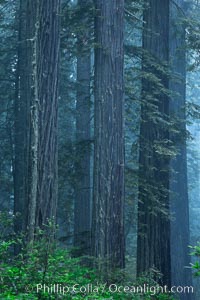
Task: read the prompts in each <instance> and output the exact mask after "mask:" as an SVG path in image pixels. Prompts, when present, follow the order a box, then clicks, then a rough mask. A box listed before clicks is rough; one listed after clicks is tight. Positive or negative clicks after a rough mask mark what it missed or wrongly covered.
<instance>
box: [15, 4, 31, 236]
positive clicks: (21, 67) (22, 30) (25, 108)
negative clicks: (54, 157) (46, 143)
mask: <svg viewBox="0 0 200 300" xmlns="http://www.w3.org/2000/svg"><path fill="white" fill-rule="evenodd" d="M27 9H28V7H27V1H25V0H21V1H20V7H19V34H18V61H17V68H16V85H15V148H14V149H15V162H14V213H15V215H17V217H16V219H15V232H16V233H19V232H21V231H22V230H23V231H24V230H25V229H26V225H27V206H28V178H29V171H28V169H29V168H28V159H29V132H30V98H31V71H32V61H31V53H32V51H31V47H32V46H31V45H32V42H31V41H30V38H31V37H32V32H31V30H29V29H30V27H29V26H28V20H29V21H30V18H29V16H27ZM31 27H33V26H31Z"/></svg>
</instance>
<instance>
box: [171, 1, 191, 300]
mask: <svg viewBox="0 0 200 300" xmlns="http://www.w3.org/2000/svg"><path fill="white" fill-rule="evenodd" d="M176 3H177V4H178V5H179V7H180V8H179V9H178V8H177V6H175V5H174V4H171V20H172V22H171V26H170V60H171V66H172V71H173V77H174V78H172V80H171V81H170V89H171V90H172V91H173V92H174V95H173V97H172V100H171V101H170V114H171V117H172V118H173V120H174V122H175V126H176V129H177V133H174V134H173V135H171V140H172V141H173V143H174V146H175V148H176V152H177V155H176V157H175V158H174V159H173V160H172V161H171V170H172V171H171V174H170V175H171V176H170V191H171V199H170V202H171V214H172V222H171V265H172V270H171V271H172V284H173V285H175V286H180V285H182V286H188V285H191V280H192V279H191V272H190V269H188V268H185V267H186V266H189V264H190V258H189V249H188V245H189V203H188V184H187V155H186V114H185V101H186V100H185V98H186V42H185V27H184V24H183V18H184V15H183V11H184V1H183V0H177V1H176ZM181 9H182V10H181ZM180 299H190V295H188V294H181V295H180Z"/></svg>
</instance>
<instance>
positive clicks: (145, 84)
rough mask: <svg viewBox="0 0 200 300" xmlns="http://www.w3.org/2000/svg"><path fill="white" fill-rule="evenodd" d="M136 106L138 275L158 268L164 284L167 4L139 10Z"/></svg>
mask: <svg viewBox="0 0 200 300" xmlns="http://www.w3.org/2000/svg"><path fill="white" fill-rule="evenodd" d="M144 21H145V25H144V33H143V48H144V57H143V71H144V78H143V81H142V105H141V127H140V151H139V164H140V165H139V204H138V250H137V262H138V264H137V271H138V275H140V274H141V273H142V272H146V271H149V270H150V269H157V270H159V271H160V272H161V273H162V275H163V278H162V280H161V282H162V283H164V284H167V285H168V286H169V285H170V273H171V269H170V221H169V162H170V157H169V155H168V153H167V148H168V146H169V132H168V126H167V121H168V115H169V100H168V96H167V94H166V89H167V88H168V79H167V75H166V74H165V71H164V70H165V66H164V64H166V62H168V59H169V1H168V0H162V1H161V0H149V7H148V8H147V9H146V10H145V11H144Z"/></svg>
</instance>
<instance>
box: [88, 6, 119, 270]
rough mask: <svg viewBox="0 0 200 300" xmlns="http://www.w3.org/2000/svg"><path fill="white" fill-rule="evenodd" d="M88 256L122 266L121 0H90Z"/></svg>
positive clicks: (108, 268)
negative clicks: (92, 122) (91, 176)
mask: <svg viewBox="0 0 200 300" xmlns="http://www.w3.org/2000/svg"><path fill="white" fill-rule="evenodd" d="M96 13H97V16H96V24H95V34H96V45H97V48H96V49H95V128H94V130H95V132H94V135H95V153H94V201H93V202H94V203H93V226H92V229H93V234H92V248H93V254H94V255H95V256H96V257H97V258H99V259H102V260H105V264H104V266H106V269H107V270H111V269H113V268H116V267H124V228H123V227H124V220H123V213H124V212H123V211H124V113H123V106H124V100H123V97H124V95H123V93H124V91H123V89H124V87H123V86H124V83H123V56H124V54H123V30H124V15H123V14H124V1H123V0H108V1H103V0H96Z"/></svg>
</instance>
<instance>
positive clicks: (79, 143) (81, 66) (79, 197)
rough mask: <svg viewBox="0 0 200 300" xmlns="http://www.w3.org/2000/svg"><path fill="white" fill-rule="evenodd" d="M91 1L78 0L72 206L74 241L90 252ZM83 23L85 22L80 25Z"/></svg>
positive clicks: (81, 248)
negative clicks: (74, 171)
mask: <svg viewBox="0 0 200 300" xmlns="http://www.w3.org/2000/svg"><path fill="white" fill-rule="evenodd" d="M90 5H91V4H90V1H88V0H80V1H79V6H80V9H81V12H82V16H81V18H80V20H79V21H80V24H81V28H82V31H80V32H79V34H78V41H77V43H78V45H77V51H78V55H77V101H76V155H77V157H76V160H77V164H76V178H77V185H76V196H75V207H74V245H75V246H76V247H79V248H80V249H79V250H80V254H82V255H83V254H89V252H90V235H91V234H90V230H91V201H90V200H91V196H90V195H91V183H90V160H91V156H90V147H91V145H90V139H91V137H90V125H91V124H90V123H91V114H90V107H91V104H90V80H91V50H90V45H89V40H90V36H91V29H90V27H89V26H90V22H89V15H88V8H89V6H90ZM83 24H85V26H83Z"/></svg>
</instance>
